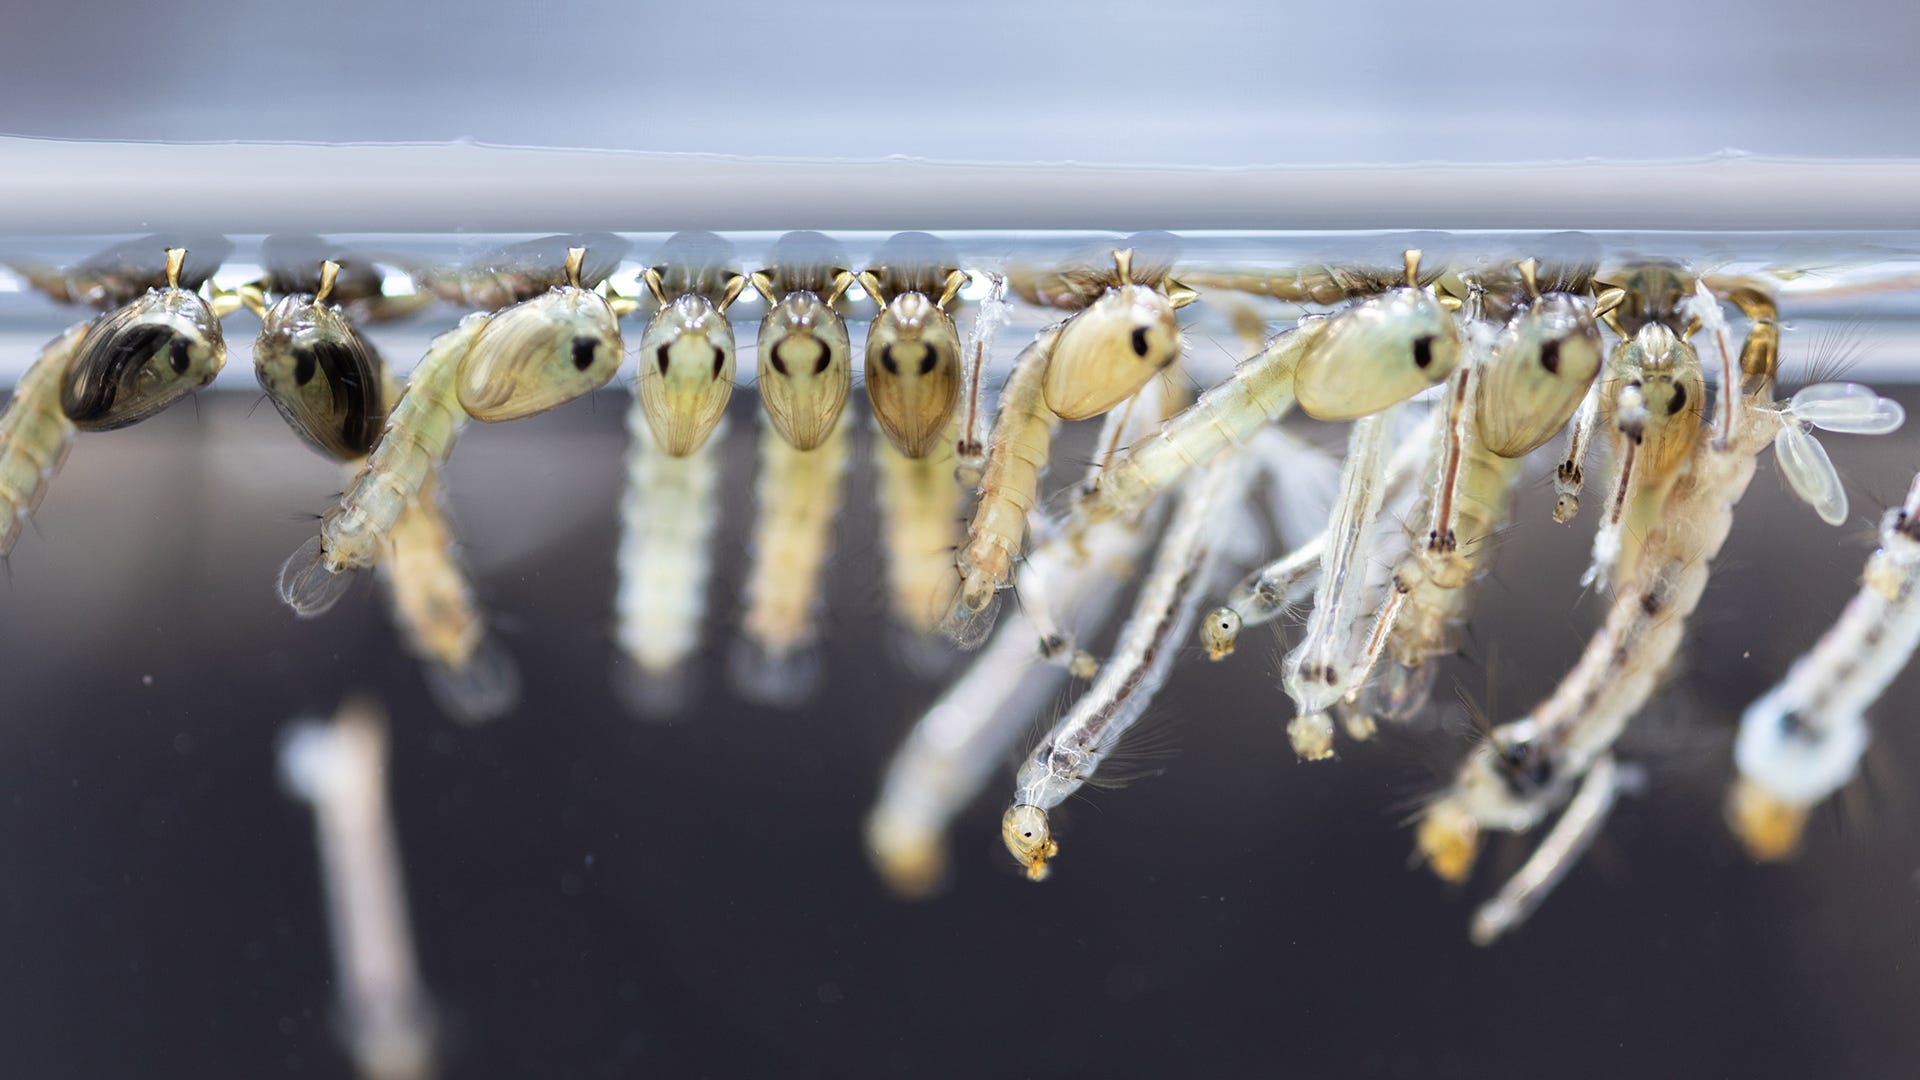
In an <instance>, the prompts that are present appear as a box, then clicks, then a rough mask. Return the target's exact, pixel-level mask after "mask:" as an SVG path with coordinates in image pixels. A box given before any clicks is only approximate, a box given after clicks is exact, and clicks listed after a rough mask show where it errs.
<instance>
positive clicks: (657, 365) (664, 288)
mask: <svg viewBox="0 0 1920 1080" xmlns="http://www.w3.org/2000/svg"><path fill="white" fill-rule="evenodd" d="M656 262H657V265H655V266H652V267H649V268H648V269H647V270H646V272H645V273H644V274H643V275H642V278H643V280H644V281H645V282H646V285H647V291H649V292H651V293H652V294H653V297H654V299H655V300H656V301H657V302H658V303H659V307H658V308H657V309H656V310H655V311H654V313H653V317H652V318H651V319H649V320H647V329H646V332H645V333H644V334H642V335H641V337H640V376H639V379H638V381H637V382H636V383H635V384H634V394H635V395H636V396H637V397H638V398H639V407H640V408H641V409H642V410H643V412H644V414H645V418H646V423H645V424H644V425H640V424H635V423H633V422H629V424H628V428H629V430H630V431H631V432H632V433H633V434H634V435H635V436H636V437H637V436H638V435H639V434H640V433H641V432H642V431H643V430H644V431H647V432H650V433H651V434H650V435H649V437H650V438H652V439H654V440H655V441H656V442H658V443H659V444H660V449H662V450H664V451H666V452H667V453H668V454H669V455H671V456H673V457H686V456H688V455H690V454H693V453H695V452H697V451H698V450H699V449H700V448H701V447H703V446H705V445H706V442H707V438H708V437H709V436H710V435H712V434H713V431H714V428H715V427H717V426H718V425H719V423H720V418H721V417H722V416H724V415H725V414H726V411H727V401H728V400H729V399H731V398H732V397H733V384H734V364H735V357H734V344H733V324H732V323H731V322H729V321H728V320H727V309H728V308H729V307H731V306H732V305H733V302H734V301H735V300H736V299H738V298H739V296H740V293H741V291H742V290H743V289H745V288H746V284H747V279H746V278H745V277H743V276H741V274H740V273H739V272H738V271H737V270H736V269H735V268H734V264H733V246H732V245H731V244H728V243H727V242H726V241H725V240H723V239H721V238H720V237H718V236H715V235H714V234H712V233H705V232H682V233H675V234H674V235H673V236H672V237H669V238H668V240H667V242H666V244H665V245H664V246H663V247H662V248H661V250H660V254H659V256H658V258H657V260H656Z"/></svg>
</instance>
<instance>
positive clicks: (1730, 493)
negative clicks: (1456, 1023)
mask: <svg viewBox="0 0 1920 1080" xmlns="http://www.w3.org/2000/svg"><path fill="white" fill-rule="evenodd" d="M1778 425H1779V417H1778V415H1777V414H1776V413H1774V412H1773V410H1772V409H1771V408H1770V406H1769V403H1768V402H1766V401H1765V400H1764V399H1763V398H1761V397H1757V396H1756V397H1748V398H1746V399H1745V400H1744V401H1743V402H1742V403H1741V408H1740V410H1739V413H1738V417H1737V422H1736V424H1735V426H1734V433H1733V436H1732V437H1731V438H1730V439H1729V440H1728V445H1727V446H1726V447H1725V448H1724V449H1716V448H1715V447H1714V445H1713V439H1712V438H1710V437H1705V436H1703V437H1702V438H1700V439H1699V440H1698V441H1697V442H1696V444H1695V451H1694V454H1693V456H1692V457H1691V458H1690V459H1688V462H1687V465H1686V467H1685V468H1684V469H1683V471H1682V472H1681V474H1680V476H1679V478H1678V479H1677V480H1676V481H1675V482H1674V484H1673V486H1672V488H1671V489H1670V490H1669V491H1668V494H1667V498H1666V502H1665V505H1664V506H1663V508H1662V513H1661V516H1660V523H1659V525H1658V526H1657V527H1656V528H1655V529H1654V530H1653V531H1652V532H1651V533H1650V534H1649V535H1648V536H1647V537H1646V540H1645V543H1644V544H1643V545H1642V548H1641V553H1640V558H1639V560H1638V564H1637V566H1636V567H1635V571H1634V574H1633V576H1632V578H1631V579H1629V580H1628V581H1627V582H1626V583H1625V584H1624V585H1623V587H1622V588H1621V589H1620V590H1619V592H1618V593H1617V594H1616V595H1615V597H1614V600H1613V603H1612V606H1611V607H1610V608H1609V609H1608V611H1607V618H1606V622H1605V623H1604V624H1603V625H1602V626H1601V628H1600V630H1599V632H1598V633H1596V634H1595V635H1594V636H1593V638H1592V639H1591V640H1590V641H1588V643H1587V647H1586V650H1585V651H1584V652H1583V653H1582V654H1581V656H1580V660H1579V662H1578V663H1577V664H1576V665H1575V666H1574V668H1573V670H1572V671H1570V672H1568V673H1567V676H1566V677H1565V678H1564V679H1562V680H1561V682H1560V685H1559V686H1558V687H1557V688H1556V689H1555V690H1554V692H1553V695H1552V696H1551V697H1549V698H1548V699H1547V700H1546V701H1544V702H1542V703H1541V704H1540V706H1539V707H1538V708H1536V709H1534V710H1533V712H1532V713H1531V714H1530V715H1528V716H1526V717H1523V718H1522V719H1520V720H1517V721H1514V722H1512V723H1509V724H1505V725H1502V726H1501V727H1499V728H1496V729H1495V730H1494V733H1493V736H1492V738H1490V739H1489V740H1488V741H1487V742H1486V743H1484V744H1482V745H1481V746H1480V747H1478V748H1477V749H1476V750H1475V751H1474V753H1473V755H1472V756H1470V757H1469V758H1468V759H1467V760H1466V762H1465V763H1464V764H1463V765H1462V766H1461V768H1460V772H1459V774H1458V775H1457V777H1456V779H1455V781H1454V784H1453V787H1452V788H1451V789H1450V790H1449V792H1448V793H1447V795H1446V796H1445V797H1444V798H1442V799H1440V800H1438V801H1436V802H1435V803H1433V804H1432V805H1431V806H1430V807H1429V808H1428V811H1427V815H1426V817H1425V819H1424V820H1423V821H1422V823H1421V827H1420V832H1419V839H1418V847H1419V850H1420V853H1421V855H1422V857H1423V858H1425V859H1426V861H1427V862H1428V863H1429V865H1431V866H1432V868H1433V870H1434V872H1435V873H1436V874H1438V875H1439V876H1441V877H1443V878H1446V879H1448V880H1456V881H1457V880H1461V879H1463V878H1464V877H1465V876H1466V874H1467V872H1468V871H1469V870H1470V869H1471V868H1472V865H1473V860H1474V856H1475V854H1476V853H1477V851H1478V846H1479V834H1480V833H1481V832H1483V831H1486V830H1501V831H1508V832H1522V831H1525V830H1528V829H1532V828H1534V827H1535V826H1537V825H1538V824H1540V822H1541V821H1542V820H1544V819H1545V818H1546V816H1547V815H1548V814H1550V813H1551V812H1552V811H1553V809H1554V807H1556V806H1557V805H1559V803H1560V801H1561V800H1562V799H1563V798H1564V797H1565V795H1566V793H1567V791H1568V790H1569V788H1570V787H1571V785H1573V784H1574V783H1575V782H1576V781H1578V780H1579V778H1580V777H1581V776H1583V775H1584V774H1585V773H1586V772H1587V770H1588V769H1589V768H1591V767H1592V766H1593V764H1594V762H1595V761H1596V760H1598V759H1599V758H1600V757H1602V756H1603V755H1605V754H1606V753H1607V752H1608V751H1609V750H1611V749H1612V747H1613V744H1614V742H1615V741H1616V740H1617V739H1618V738H1619V737H1620V733H1621V732H1622V731H1623V730H1625V728H1626V726H1627V723H1628V721H1630V720H1631V719H1632V718H1633V717H1634V715H1635V714H1636V713H1638V712H1639V711H1640V709H1641V708H1642V707H1643V706H1645V705H1646V703H1647V700H1648V699H1649V698H1651V697H1652V696H1653V691H1654V688H1655V686H1656V685H1657V684H1658V682H1659V680H1660V678H1661V676H1662V675H1663V674H1664V673H1665V671H1666V669H1667V666H1668V664H1669V663H1670V662H1671V661H1672V659H1673V657H1674V656H1676V655H1677V654H1678V652H1679V650H1680V646H1681V642H1682V639H1683V638H1684V637H1685V635H1686V626H1687V620H1688V618H1689V617H1691V616H1692V614H1693V612H1694V609H1695V608H1696V607H1698V606H1699V603H1700V597H1701V594H1702V593H1704V592H1705V591H1706V587H1707V580H1708V575H1709V573H1710V565H1711V563H1712V561H1713V558H1714V557H1715V556H1716V555H1718V554H1719V552H1720V548H1721V546H1722V545H1723V544H1725V543H1726V539H1727V533H1728V532H1729V531H1730V530H1731V529H1732V527H1733V510H1734V507H1735V506H1736V505H1737V504H1738V503H1739V501H1740V499H1741V497H1742V496H1744V495H1745V494H1746V490H1747V486H1748V484H1749V483H1750V482H1751V481H1752V479H1753V473H1754V466H1755V461H1756V458H1757V456H1758V454H1759V453H1760V451H1762V450H1763V449H1765V448H1766V446H1767V444H1768V443H1769V442H1770V441H1771V440H1772V439H1773V436H1774V433H1775V431H1776V430H1777V428H1778Z"/></svg>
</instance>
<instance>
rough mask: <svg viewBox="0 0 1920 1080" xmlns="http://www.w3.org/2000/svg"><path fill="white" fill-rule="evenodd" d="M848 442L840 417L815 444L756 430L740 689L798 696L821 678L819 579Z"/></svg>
mask: <svg viewBox="0 0 1920 1080" xmlns="http://www.w3.org/2000/svg"><path fill="white" fill-rule="evenodd" d="M769 426H771V417H769ZM851 442H852V439H851V437H850V435H849V433H848V431H847V425H845V424H836V425H834V426H833V427H832V428H831V429H830V430H828V431H827V432H826V441H825V442H823V443H821V444H820V445H818V446H816V447H815V448H814V449H812V450H800V449H798V448H796V447H795V446H794V445H793V444H791V443H789V442H787V441H786V440H785V439H784V438H780V437H779V436H778V435H777V434H776V433H774V432H772V431H766V430H762V431H761V433H760V475H759V478H758V481H757V484H756V487H757V490H758V496H759V504H760V513H759V516H758V517H757V519H756V520H755V521H754V524H753V553H752V565H751V566H750V568H749V569H748V571H747V581H746V589H745V592H746V604H747V606H746V610H745V611H744V612H743V613H742V615H741V619H740V628H741V630H742V631H743V632H744V633H745V635H746V641H745V643H744V644H745V646H746V649H747V651H744V652H741V653H738V654H736V665H735V674H736V676H737V677H738V679H739V680H740V682H741V685H742V689H743V690H744V691H745V692H746V693H748V694H750V695H751V696H754V697H756V698H759V699H761V700H764V701H768V702H773V703H777V704H788V703H792V702H795V701H797V700H799V699H801V698H803V697H805V696H806V695H807V694H809V693H811V692H812V690H813V688H814V683H815V680H816V679H817V677H818V664H819V656H818V645H819V638H820V626H819V614H820V612H819V609H820V603H821V584H822V582H823V581H824V580H825V578H826V568H827V561H828V558H829V556H831V554H832V552H833V526H834V522H835V521H836V520H837V519H838V517H839V512H840V481H841V475H842V474H843V473H844V472H845V471H846V467H847V459H848V456H849V444H850V443H851Z"/></svg>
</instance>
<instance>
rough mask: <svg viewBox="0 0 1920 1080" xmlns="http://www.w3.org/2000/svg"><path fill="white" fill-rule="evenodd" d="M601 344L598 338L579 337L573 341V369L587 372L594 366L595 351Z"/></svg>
mask: <svg viewBox="0 0 1920 1080" xmlns="http://www.w3.org/2000/svg"><path fill="white" fill-rule="evenodd" d="M599 344H600V342H599V340H598V339H596V338H590V337H577V338H574V339H573V369H574V370H575V371H585V370H587V369H588V368H590V367H592V366H593V350H594V348H595V347H596V346H598V345H599Z"/></svg>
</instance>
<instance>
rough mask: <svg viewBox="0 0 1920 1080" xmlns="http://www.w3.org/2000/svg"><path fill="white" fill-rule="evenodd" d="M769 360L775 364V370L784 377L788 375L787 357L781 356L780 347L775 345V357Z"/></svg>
mask: <svg viewBox="0 0 1920 1080" xmlns="http://www.w3.org/2000/svg"><path fill="white" fill-rule="evenodd" d="M768 359H769V361H770V362H771V363H772V364H773V370H775V371H777V372H779V373H780V374H782V375H785V374H786V373H787V359H786V357H784V356H781V355H780V346H778V345H775V346H774V347H773V355H772V356H771V357H769V358H768Z"/></svg>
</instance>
